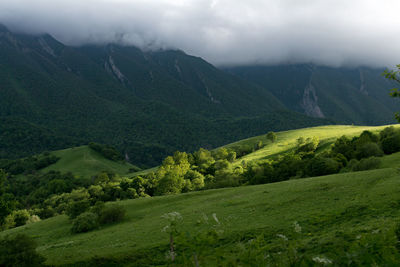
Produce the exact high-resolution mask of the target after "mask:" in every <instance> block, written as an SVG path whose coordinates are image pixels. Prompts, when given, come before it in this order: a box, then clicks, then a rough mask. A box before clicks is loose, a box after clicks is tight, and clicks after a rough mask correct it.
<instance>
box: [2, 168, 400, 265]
mask: <svg viewBox="0 0 400 267" xmlns="http://www.w3.org/2000/svg"><path fill="white" fill-rule="evenodd" d="M399 178H400V175H399V173H398V171H397V170H395V169H392V168H388V169H381V170H374V171H366V172H359V173H346V174H337V175H331V176H326V177H319V178H307V179H300V180H291V181H286V182H281V183H275V184H267V185H260V186H246V187H240V188H230V189H220V190H208V191H201V192H194V193H188V194H181V195H176V196H164V197H154V198H147V199H136V200H129V201H123V202H120V204H121V205H123V206H125V207H126V208H127V210H128V218H127V219H126V220H125V221H124V222H123V223H120V224H118V225H114V226H108V227H104V228H102V229H100V230H96V231H93V232H90V233H85V234H71V233H70V230H69V229H70V223H69V222H68V219H67V217H66V216H65V215H63V216H57V217H55V218H51V219H48V220H45V221H42V222H38V223H35V224H30V225H27V226H24V227H19V228H16V229H13V230H9V231H6V232H3V233H0V235H5V234H11V233H13V234H14V233H17V232H23V233H26V234H28V235H30V236H33V237H34V238H35V239H36V240H37V242H38V243H39V248H38V251H39V252H40V253H41V254H43V255H45V256H46V257H47V258H48V261H47V263H49V264H55V265H60V264H66V263H73V262H77V261H87V260H89V259H90V258H92V257H94V256H100V255H101V256H102V257H105V258H110V259H111V258H114V259H117V261H119V262H121V263H124V264H127V265H132V266H140V265H147V264H151V263H152V264H154V265H158V264H167V263H168V261H167V260H166V258H165V255H164V254H165V252H166V251H167V250H168V235H167V234H165V233H163V232H162V231H161V230H162V228H163V227H164V226H165V225H166V224H167V222H166V221H165V220H164V219H163V218H162V217H161V216H162V215H163V214H165V213H168V212H172V211H177V212H179V213H181V214H182V217H183V221H182V224H181V225H179V227H180V229H181V231H189V233H193V234H194V233H196V232H197V231H198V230H199V229H202V228H205V229H208V227H210V226H207V225H206V224H205V225H202V224H200V225H199V224H198V223H197V222H198V221H199V220H200V221H201V220H202V218H203V217H204V216H207V217H209V220H213V219H212V214H214V213H215V214H216V216H217V218H218V220H219V221H220V223H221V224H220V226H219V227H220V228H221V229H222V230H223V233H222V235H221V238H222V239H221V240H220V241H219V243H218V245H217V246H215V245H213V246H212V247H210V248H209V250H206V251H204V254H202V255H201V256H200V258H199V260H200V262H201V263H202V264H215V261H216V258H215V257H213V255H223V256H222V259H221V260H222V261H224V262H229V261H231V262H237V260H239V258H241V257H242V258H244V257H245V254H243V253H244V251H243V250H242V249H241V245H240V244H242V246H244V247H243V249H246V248H247V249H248V247H247V246H248V244H249V243H247V242H249V240H251V239H254V238H255V237H257V236H259V235H261V234H264V236H265V238H266V242H267V243H265V245H266V247H264V248H263V251H264V252H267V253H271V254H274V251H276V249H277V248H278V249H279V247H280V245H279V244H281V243H282V240H281V238H280V237H278V236H277V234H284V235H285V236H287V237H288V238H289V239H294V238H297V239H296V240H297V242H299V244H298V246H300V247H301V249H302V250H301V251H302V253H305V254H306V255H307V256H309V257H314V256H317V255H324V256H326V257H328V258H329V259H332V260H333V262H335V263H339V264H340V262H341V261H343V257H346V256H345V255H346V253H345V252H348V251H350V252H359V251H352V249H356V248H357V246H356V244H358V242H359V241H358V240H359V239H360V238H370V237H371V236H374V234H373V233H374V232H375V233H380V235H381V236H382V235H386V234H387V233H389V234H390V233H391V234H393V233H392V232H390V231H391V229H392V228H393V227H394V226H395V223H396V220H397V218H398V216H399V215H400V213H399V209H398V205H399V204H398V203H399V201H400V197H399V194H398V193H399V190H398V188H399V186H400V184H399V183H400V179H399ZM295 221H296V222H298V223H299V224H300V225H301V227H302V233H301V234H299V235H298V236H297V237H296V235H294V234H293V228H292V227H293V223H294V222H295ZM210 223H212V222H210ZM214 224H215V222H214ZM375 235H376V234H375ZM387 245H389V244H387ZM178 249H179V246H178ZM211 250H212V251H211ZM371 253H374V251H372V252H371ZM180 255H183V254H179V252H178V256H177V259H178V261H179V259H180V258H179V257H180ZM207 255H208V256H207ZM181 257H182V256H181ZM284 257H286V255H284ZM352 257H354V258H353V260H355V261H356V262H357V260H358V258H357V257H361V255H357V254H355V255H353V256H352ZM114 261H115V260H114ZM181 263H182V261H181ZM87 264H88V265H90V263H87ZM92 264H93V263H92Z"/></svg>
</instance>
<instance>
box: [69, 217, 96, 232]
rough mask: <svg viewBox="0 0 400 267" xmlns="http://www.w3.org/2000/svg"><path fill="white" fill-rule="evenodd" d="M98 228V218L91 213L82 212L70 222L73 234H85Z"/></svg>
mask: <svg viewBox="0 0 400 267" xmlns="http://www.w3.org/2000/svg"><path fill="white" fill-rule="evenodd" d="M98 227H99V216H97V214H95V213H93V212H84V213H82V214H81V215H79V216H78V217H76V218H75V219H74V220H73V222H72V228H71V231H72V232H73V233H85V232H89V231H91V230H94V229H96V228H98Z"/></svg>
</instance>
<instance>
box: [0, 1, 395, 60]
mask: <svg viewBox="0 0 400 267" xmlns="http://www.w3.org/2000/svg"><path fill="white" fill-rule="evenodd" d="M399 10H400V2H399V1H398V0H385V1H379V0H352V1H348V0H324V1H321V0H280V1H276V0H246V1H239V0H186V1H184V0H131V1H129V0H68V1H67V0H57V1H55V0H36V1H31V0H2V1H0V22H1V23H3V24H5V25H6V26H7V27H9V28H10V29H11V30H13V31H18V32H24V33H35V34H36V33H49V34H51V35H53V36H55V37H56V38H57V39H59V40H60V41H61V42H64V43H66V44H69V45H81V44H87V43H108V42H118V43H121V44H127V45H135V46H139V47H141V48H144V49H160V48H179V49H182V50H184V51H185V52H187V53H190V54H194V55H197V56H201V57H203V58H204V59H206V60H208V61H210V62H212V63H214V64H217V65H240V64H255V63H258V64H278V63H304V62H312V63H316V64H322V65H329V66H343V65H345V66H348V65H350V66H354V65H367V66H379V67H380V66H392V65H394V64H396V63H400V35H399V34H397V30H398V29H399V28H400V19H399V18H398V15H399V12H398V11H399Z"/></svg>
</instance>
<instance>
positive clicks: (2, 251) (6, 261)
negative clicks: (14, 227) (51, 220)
mask: <svg viewBox="0 0 400 267" xmlns="http://www.w3.org/2000/svg"><path fill="white" fill-rule="evenodd" d="M36 247H37V245H36V242H35V241H34V240H33V239H32V238H31V237H29V236H27V235H25V234H17V235H15V236H6V237H5V238H3V239H1V240H0V266H10V267H11V266H21V267H24V266H43V263H44V261H45V258H44V257H43V256H41V255H40V254H38V253H37V252H36Z"/></svg>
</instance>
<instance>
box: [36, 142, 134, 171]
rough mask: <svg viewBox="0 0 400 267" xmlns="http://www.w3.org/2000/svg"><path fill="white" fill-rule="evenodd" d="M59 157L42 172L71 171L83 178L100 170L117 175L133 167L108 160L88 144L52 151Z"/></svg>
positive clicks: (125, 163)
mask: <svg viewBox="0 0 400 267" xmlns="http://www.w3.org/2000/svg"><path fill="white" fill-rule="evenodd" d="M52 154H53V155H55V156H57V157H60V160H59V161H58V162H56V163H55V164H52V165H50V166H48V167H46V168H44V169H42V170H41V171H42V172H48V171H51V170H55V171H60V172H62V173H65V172H72V173H73V174H74V175H77V176H79V177H83V178H90V177H92V176H93V175H95V174H98V173H99V172H101V171H110V172H113V173H116V174H119V175H126V174H128V172H129V169H130V168H131V167H133V165H131V164H130V163H127V162H115V161H112V160H108V159H106V158H104V157H103V156H102V155H100V154H99V153H98V152H96V151H94V150H92V149H90V148H89V147H88V146H80V147H73V148H68V149H64V150H58V151H54V152H52Z"/></svg>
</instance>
